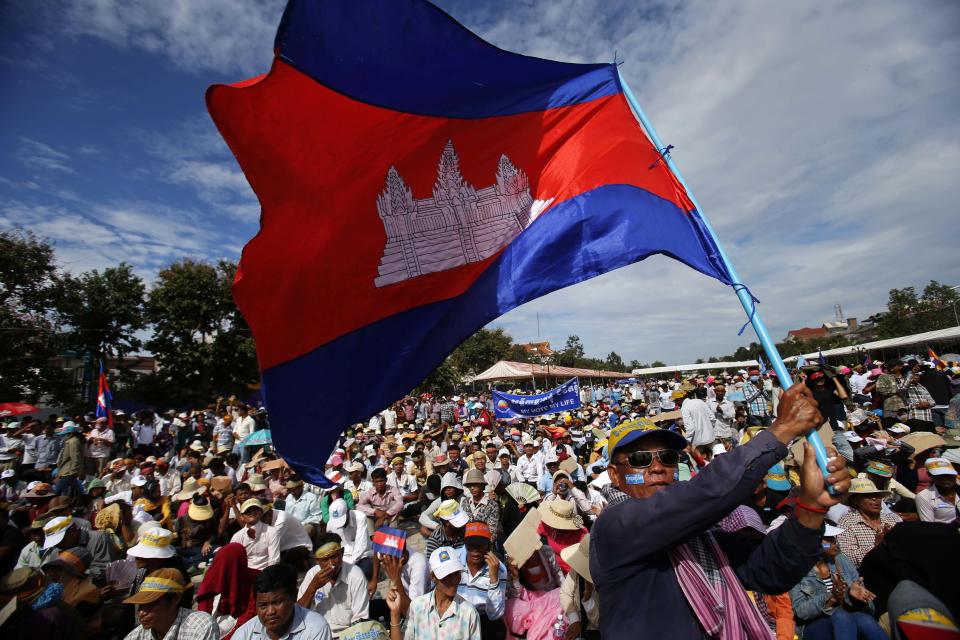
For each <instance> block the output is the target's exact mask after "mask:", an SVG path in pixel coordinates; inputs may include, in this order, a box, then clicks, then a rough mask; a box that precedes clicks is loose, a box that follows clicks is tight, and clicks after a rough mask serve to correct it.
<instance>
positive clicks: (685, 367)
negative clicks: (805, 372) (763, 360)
mask: <svg viewBox="0 0 960 640" xmlns="http://www.w3.org/2000/svg"><path fill="white" fill-rule="evenodd" d="M758 366H760V363H759V362H757V361H756V360H743V361H741V362H701V363H699V364H674V365H668V366H666V367H647V368H646V369H634V370H633V375H635V376H649V375H654V374H657V373H675V372H677V371H703V370H712V369H746V368H747V367H758Z"/></svg>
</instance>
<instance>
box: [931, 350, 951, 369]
mask: <svg viewBox="0 0 960 640" xmlns="http://www.w3.org/2000/svg"><path fill="white" fill-rule="evenodd" d="M927 355H928V356H930V361H931V362H933V366H935V367H936V368H937V370H938V371H942V370H943V369H946V368H947V365H946V364H944V362H943V360H941V359H940V356H938V355H937V352H936V351H934V350H933V349H932V348H931V347H927Z"/></svg>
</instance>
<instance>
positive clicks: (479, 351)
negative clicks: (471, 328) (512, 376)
mask: <svg viewBox="0 0 960 640" xmlns="http://www.w3.org/2000/svg"><path fill="white" fill-rule="evenodd" d="M512 347H513V339H512V338H511V337H510V335H509V334H507V333H506V332H505V331H504V330H503V329H501V328H496V329H492V330H491V329H480V330H479V331H477V332H476V333H474V334H473V335H472V336H470V337H469V338H467V339H466V340H464V341H463V342H462V343H461V344H460V346H459V347H457V348H456V349H455V350H454V351H453V353H452V354H450V359H451V360H452V362H451V365H452V366H453V367H454V368H455V369H456V371H457V373H458V374H459V375H460V376H461V377H467V376H471V375H475V374H478V373H480V372H481V371H483V370H484V369H488V368H490V366H492V365H493V364H494V363H495V362H498V361H500V360H506V359H508V358H509V357H510V355H511V353H512V352H513V349H512Z"/></svg>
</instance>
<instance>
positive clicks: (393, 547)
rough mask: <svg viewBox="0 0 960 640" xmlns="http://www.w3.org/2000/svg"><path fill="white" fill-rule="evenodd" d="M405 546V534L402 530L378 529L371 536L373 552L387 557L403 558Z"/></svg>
mask: <svg viewBox="0 0 960 640" xmlns="http://www.w3.org/2000/svg"><path fill="white" fill-rule="evenodd" d="M406 545H407V532H406V531H404V530H403V529H393V528H391V527H380V528H379V529H377V530H376V531H375V532H374V534H373V550H374V551H376V552H377V553H384V554H386V555H388V556H396V557H398V558H399V557H401V556H403V549H404V547H405V546H406Z"/></svg>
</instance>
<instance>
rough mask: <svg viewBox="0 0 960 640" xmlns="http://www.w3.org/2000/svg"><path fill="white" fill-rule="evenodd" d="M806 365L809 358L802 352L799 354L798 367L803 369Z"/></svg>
mask: <svg viewBox="0 0 960 640" xmlns="http://www.w3.org/2000/svg"><path fill="white" fill-rule="evenodd" d="M805 366H807V359H806V358H804V357H803V355H802V354H801V355H798V356H797V369H802V368H803V367H805Z"/></svg>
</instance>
